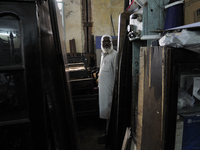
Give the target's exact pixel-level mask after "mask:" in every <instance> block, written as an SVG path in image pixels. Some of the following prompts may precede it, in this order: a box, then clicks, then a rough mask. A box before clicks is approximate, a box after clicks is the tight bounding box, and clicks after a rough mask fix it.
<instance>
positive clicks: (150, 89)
mask: <svg viewBox="0 0 200 150" xmlns="http://www.w3.org/2000/svg"><path fill="white" fill-rule="evenodd" d="M140 53H141V54H140V73H139V94H138V124H137V149H138V150H162V149H163V148H164V144H163V143H164V141H163V139H164V135H163V127H164V124H163V122H164V102H165V98H164V89H163V87H164V86H165V81H164V77H165V76H164V74H163V73H164V71H165V68H163V67H164V66H163V61H164V60H163V59H164V50H159V47H151V48H145V49H144V48H141V51H140ZM152 137H153V138H152Z"/></svg>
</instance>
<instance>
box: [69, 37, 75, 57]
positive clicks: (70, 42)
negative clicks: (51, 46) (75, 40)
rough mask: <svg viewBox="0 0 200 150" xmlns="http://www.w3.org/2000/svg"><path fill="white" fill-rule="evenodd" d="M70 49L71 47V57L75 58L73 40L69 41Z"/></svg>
mask: <svg viewBox="0 0 200 150" xmlns="http://www.w3.org/2000/svg"><path fill="white" fill-rule="evenodd" d="M69 47H70V56H71V57H73V56H74V55H73V47H72V40H69Z"/></svg>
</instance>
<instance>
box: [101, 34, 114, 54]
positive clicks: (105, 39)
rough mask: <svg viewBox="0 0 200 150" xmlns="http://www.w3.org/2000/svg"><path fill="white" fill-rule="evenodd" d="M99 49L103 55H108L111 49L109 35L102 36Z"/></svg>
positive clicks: (111, 44)
mask: <svg viewBox="0 0 200 150" xmlns="http://www.w3.org/2000/svg"><path fill="white" fill-rule="evenodd" d="M101 49H102V51H103V52H104V53H108V52H109V51H111V50H112V49H113V43H112V37H111V36H110V35H104V36H102V38H101Z"/></svg>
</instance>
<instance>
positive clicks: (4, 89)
mask: <svg viewBox="0 0 200 150" xmlns="http://www.w3.org/2000/svg"><path fill="white" fill-rule="evenodd" d="M25 93H26V91H25V83H24V73H23V71H14V72H5V73H0V121H5V120H13V119H14V120H15V119H22V118H26V117H27V116H28V114H27V104H26V101H25Z"/></svg>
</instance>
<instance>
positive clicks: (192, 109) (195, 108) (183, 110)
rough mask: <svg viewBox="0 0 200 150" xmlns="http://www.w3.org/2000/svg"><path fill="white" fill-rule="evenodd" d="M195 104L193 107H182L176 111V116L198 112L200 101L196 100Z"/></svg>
mask: <svg viewBox="0 0 200 150" xmlns="http://www.w3.org/2000/svg"><path fill="white" fill-rule="evenodd" d="M196 102H197V103H196V104H194V106H193V107H183V108H181V109H178V110H177V114H178V115H180V114H186V113H194V112H200V101H197V100H196Z"/></svg>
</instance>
